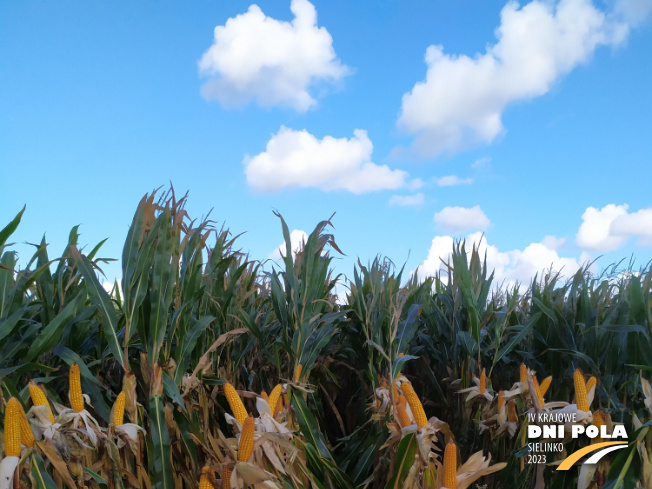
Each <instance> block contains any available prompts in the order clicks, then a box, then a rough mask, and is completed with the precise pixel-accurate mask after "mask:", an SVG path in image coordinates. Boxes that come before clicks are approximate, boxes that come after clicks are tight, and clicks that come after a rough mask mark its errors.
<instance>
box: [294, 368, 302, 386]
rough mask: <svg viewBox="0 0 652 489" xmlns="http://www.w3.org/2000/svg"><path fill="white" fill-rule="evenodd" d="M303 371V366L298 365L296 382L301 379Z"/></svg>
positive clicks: (295, 370)
mask: <svg viewBox="0 0 652 489" xmlns="http://www.w3.org/2000/svg"><path fill="white" fill-rule="evenodd" d="M302 371H303V365H301V364H299V365H297V368H295V369H294V381H295V382H299V379H300V378H301V372H302Z"/></svg>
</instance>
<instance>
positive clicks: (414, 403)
mask: <svg viewBox="0 0 652 489" xmlns="http://www.w3.org/2000/svg"><path fill="white" fill-rule="evenodd" d="M401 389H402V390H403V394H405V399H407V402H408V404H409V405H410V409H411V410H412V415H413V416H414V420H415V421H416V422H417V428H418V429H421V428H423V427H424V426H427V425H428V418H426V412H425V411H424V410H423V405H422V404H421V401H420V400H419V396H417V393H416V392H414V388H413V387H412V384H410V383H409V382H403V383H402V384H401Z"/></svg>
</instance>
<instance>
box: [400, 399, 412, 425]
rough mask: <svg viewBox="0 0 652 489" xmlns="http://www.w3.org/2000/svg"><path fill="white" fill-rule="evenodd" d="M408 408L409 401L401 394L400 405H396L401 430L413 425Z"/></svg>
mask: <svg viewBox="0 0 652 489" xmlns="http://www.w3.org/2000/svg"><path fill="white" fill-rule="evenodd" d="M406 406H407V399H405V396H404V395H403V394H401V395H400V396H399V398H398V404H397V405H396V414H397V415H398V422H399V424H400V425H401V428H405V427H406V426H410V425H411V424H412V420H411V419H410V415H409V414H408V412H407V409H406Z"/></svg>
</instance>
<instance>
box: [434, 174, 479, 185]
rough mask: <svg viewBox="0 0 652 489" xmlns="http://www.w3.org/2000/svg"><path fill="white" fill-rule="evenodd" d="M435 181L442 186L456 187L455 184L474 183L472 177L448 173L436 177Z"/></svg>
mask: <svg viewBox="0 0 652 489" xmlns="http://www.w3.org/2000/svg"><path fill="white" fill-rule="evenodd" d="M435 183H436V184H437V185H439V186H440V187H454V186H455V185H469V184H471V183H473V179H472V178H460V177H458V176H457V175H447V176H445V177H439V178H435Z"/></svg>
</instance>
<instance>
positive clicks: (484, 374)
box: [479, 369, 487, 394]
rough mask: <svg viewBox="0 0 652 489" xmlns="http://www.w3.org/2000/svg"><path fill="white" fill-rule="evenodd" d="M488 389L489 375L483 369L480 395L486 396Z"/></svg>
mask: <svg viewBox="0 0 652 489" xmlns="http://www.w3.org/2000/svg"><path fill="white" fill-rule="evenodd" d="M486 388H487V374H486V373H485V372H484V369H482V373H481V374H480V386H479V389H480V394H484V391H485V389H486Z"/></svg>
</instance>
